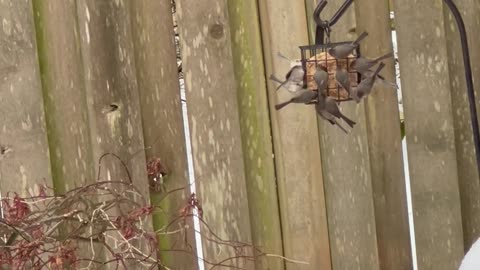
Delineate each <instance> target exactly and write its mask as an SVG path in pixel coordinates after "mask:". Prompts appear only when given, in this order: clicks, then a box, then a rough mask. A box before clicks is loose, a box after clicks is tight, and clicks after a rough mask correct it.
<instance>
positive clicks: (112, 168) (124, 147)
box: [77, 0, 155, 268]
mask: <svg viewBox="0 0 480 270" xmlns="http://www.w3.org/2000/svg"><path fill="white" fill-rule="evenodd" d="M129 4H130V2H129V1H113V0H109V1H95V0H81V1H77V14H78V25H79V26H80V38H81V52H82V58H83V59H82V60H83V65H84V74H85V89H86V94H87V106H88V116H89V125H90V131H91V141H92V152H93V160H94V161H99V159H100V157H101V156H102V155H104V154H105V153H113V154H115V155H117V156H118V157H119V158H120V159H121V160H122V161H123V162H125V163H126V167H127V169H128V171H129V173H128V174H127V171H126V169H125V168H123V166H122V163H121V161H120V160H118V159H117V158H114V157H113V156H106V157H105V158H104V159H103V161H102V163H101V168H100V169H101V171H100V172H97V173H99V176H100V179H101V180H114V181H129V179H128V178H129V176H131V178H132V179H131V180H132V182H133V184H134V185H135V186H136V187H137V188H138V189H139V190H140V191H141V192H142V196H145V197H147V198H148V196H149V195H148V194H149V193H148V183H147V175H146V163H145V154H144V151H143V149H144V141H143V132H142V123H141V121H142V119H141V115H140V106H139V97H138V89H137V82H136V70H135V62H134V61H135V60H134V52H133V41H132V33H131V18H130V7H129ZM116 210H120V209H116ZM151 225H152V224H145V228H146V229H149V228H151ZM141 244H142V250H144V251H146V250H147V249H148V247H147V245H148V243H141ZM152 255H153V256H155V254H152ZM113 266H114V265H113V264H112V267H113ZM135 267H137V268H140V267H142V265H136V266H135Z"/></svg>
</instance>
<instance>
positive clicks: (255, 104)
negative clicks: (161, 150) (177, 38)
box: [228, 0, 284, 269]
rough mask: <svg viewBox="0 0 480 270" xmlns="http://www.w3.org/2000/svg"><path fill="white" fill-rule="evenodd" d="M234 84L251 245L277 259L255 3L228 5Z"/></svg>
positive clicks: (262, 265)
mask: <svg viewBox="0 0 480 270" xmlns="http://www.w3.org/2000/svg"><path fill="white" fill-rule="evenodd" d="M228 11H229V16H230V27H231V38H232V53H233V59H234V70H235V78H236V80H237V91H238V100H239V102H238V104H239V112H240V127H241V136H242V147H243V157H244V163H245V170H246V172H245V173H246V178H247V192H248V200H249V209H250V220H251V224H252V225H251V227H252V228H251V229H252V234H253V241H254V244H255V245H257V246H260V247H262V249H263V251H265V252H268V253H275V254H282V253H283V247H282V241H281V239H282V235H281V225H280V215H279V209H278V198H277V189H276V182H275V168H274V161H273V152H272V151H273V150H272V149H273V146H272V141H271V129H270V117H269V111H268V100H267V92H266V91H267V89H266V84H265V74H264V63H263V54H262V42H261V35H260V26H259V22H258V18H259V15H258V10H257V3H256V1H254V0H242V1H228ZM256 266H257V268H259V269H284V265H283V262H282V261H280V260H276V259H268V260H258V261H257V265H256Z"/></svg>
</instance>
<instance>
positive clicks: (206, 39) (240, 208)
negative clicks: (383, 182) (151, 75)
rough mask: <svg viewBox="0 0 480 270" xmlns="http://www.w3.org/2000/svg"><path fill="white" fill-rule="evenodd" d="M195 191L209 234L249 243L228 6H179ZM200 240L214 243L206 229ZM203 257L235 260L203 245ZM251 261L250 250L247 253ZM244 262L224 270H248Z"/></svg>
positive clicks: (202, 0)
mask: <svg viewBox="0 0 480 270" xmlns="http://www.w3.org/2000/svg"><path fill="white" fill-rule="evenodd" d="M177 5H178V6H177V15H178V25H179V29H180V41H181V46H182V49H181V53H182V58H183V67H184V68H183V70H184V74H185V75H184V76H185V87H186V99H187V108H188V113H189V117H188V120H189V125H190V131H191V140H192V151H193V162H194V168H195V178H196V181H197V183H196V185H197V187H198V193H199V195H200V200H201V202H202V204H203V209H204V220H205V222H206V223H207V224H209V228H211V229H212V230H213V232H214V233H216V234H217V235H218V236H220V237H221V238H223V239H229V240H235V241H244V242H251V239H252V237H251V230H250V221H249V210H248V201H247V192H246V183H245V172H244V163H243V156H242V141H241V136H240V123H239V115H238V103H237V92H236V89H237V87H236V82H235V77H234V69H233V59H232V51H231V39H230V26H229V22H228V20H229V19H228V10H227V2H226V1H215V0H198V1H190V0H181V1H177ZM202 229H203V231H202V234H205V235H207V236H209V237H212V235H211V234H209V233H208V229H207V227H206V226H202ZM203 247H204V257H205V259H206V260H209V261H217V262H218V261H220V260H222V259H225V258H227V257H232V256H233V257H235V256H236V254H235V252H234V250H233V249H232V248H228V247H226V246H222V247H220V246H218V244H217V243H214V242H212V241H209V240H208V239H204V241H203ZM244 252H246V254H245V255H249V254H250V255H251V250H245V251H244ZM244 262H245V261H244V260H234V261H227V262H225V264H227V265H230V264H232V265H236V266H242V267H244V268H247V269H251V268H252V267H253V265H252V264H251V263H249V262H246V264H244Z"/></svg>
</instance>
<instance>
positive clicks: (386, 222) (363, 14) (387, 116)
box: [355, 0, 412, 270]
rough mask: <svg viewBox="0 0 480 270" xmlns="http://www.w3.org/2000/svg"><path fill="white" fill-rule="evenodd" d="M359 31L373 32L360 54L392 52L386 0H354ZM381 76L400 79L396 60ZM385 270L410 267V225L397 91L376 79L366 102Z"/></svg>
mask: <svg viewBox="0 0 480 270" xmlns="http://www.w3.org/2000/svg"><path fill="white" fill-rule="evenodd" d="M355 15H356V18H357V27H356V30H357V33H361V32H363V31H368V38H367V39H365V40H364V41H363V42H362V46H361V53H362V55H363V56H365V57H369V58H375V57H378V56H381V55H384V54H386V53H388V52H392V51H393V46H392V32H391V27H390V14H389V8H388V2H387V1H376V0H357V1H355ZM383 62H384V63H385V64H386V65H387V66H386V67H385V68H384V69H383V70H382V75H383V76H384V77H385V78H386V79H387V80H389V81H392V82H395V71H394V59H393V58H390V59H386V60H384V61H383ZM364 102H365V112H366V124H367V134H368V153H369V155H370V168H371V174H372V187H373V199H374V206H375V220H376V228H377V245H378V255H379V259H380V269H385V270H387V269H391V270H401V269H411V268H412V256H411V248H410V230H409V227H408V226H409V225H408V211H407V197H406V189H405V177H404V172H403V170H404V166H403V153H402V142H401V134H400V119H399V111H398V98H397V90H396V89H393V88H392V87H388V86H385V84H381V83H377V85H375V87H374V90H373V92H372V94H371V95H369V96H368V98H367V99H366V100H365V101H364Z"/></svg>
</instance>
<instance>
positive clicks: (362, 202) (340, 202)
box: [309, 1, 379, 269]
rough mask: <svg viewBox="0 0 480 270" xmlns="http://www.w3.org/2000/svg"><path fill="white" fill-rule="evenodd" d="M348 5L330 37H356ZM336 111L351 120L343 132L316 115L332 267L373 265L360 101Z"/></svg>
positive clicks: (370, 202) (375, 257)
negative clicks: (350, 128) (347, 128)
mask: <svg viewBox="0 0 480 270" xmlns="http://www.w3.org/2000/svg"><path fill="white" fill-rule="evenodd" d="M313 2H314V1H309V3H310V4H311V5H313ZM341 4H342V3H341V2H336V3H333V2H329V4H328V5H327V7H326V8H325V11H324V12H323V14H322V15H323V16H325V19H329V18H330V17H331V16H332V15H333V14H334V12H336V11H337V10H338V8H339V7H340V5H341ZM311 9H312V10H313V7H311ZM354 9H355V4H353V5H352V6H351V7H350V8H349V10H348V11H347V12H346V13H345V15H343V17H342V19H341V20H340V21H339V22H338V23H337V24H336V25H335V26H334V27H333V29H332V30H333V32H332V36H331V38H332V42H338V41H346V40H354V39H355V38H356V36H357V34H356V33H355V32H354V33H352V29H355V27H356V23H355V19H356V18H355V10H354ZM310 16H311V15H310ZM311 32H312V31H311ZM357 33H359V32H358V31H357ZM341 110H342V112H343V113H345V115H347V116H349V117H351V118H352V119H353V120H354V121H356V122H357V124H356V125H355V127H354V128H353V129H352V131H351V132H350V134H348V135H345V134H344V133H343V132H342V131H341V130H339V129H338V128H337V127H335V126H332V125H331V124H330V123H328V122H326V121H324V120H323V119H319V127H320V138H321V139H320V142H321V152H322V164H323V170H324V178H325V193H326V205H327V213H328V228H329V236H330V245H331V254H332V268H333V269H379V262H378V254H377V240H376V225H375V216H374V204H373V197H372V195H373V191H372V176H371V168H370V159H369V151H368V140H367V127H366V116H365V106H364V101H362V103H360V104H358V105H357V104H356V103H355V102H348V103H343V104H341ZM344 126H346V125H344Z"/></svg>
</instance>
